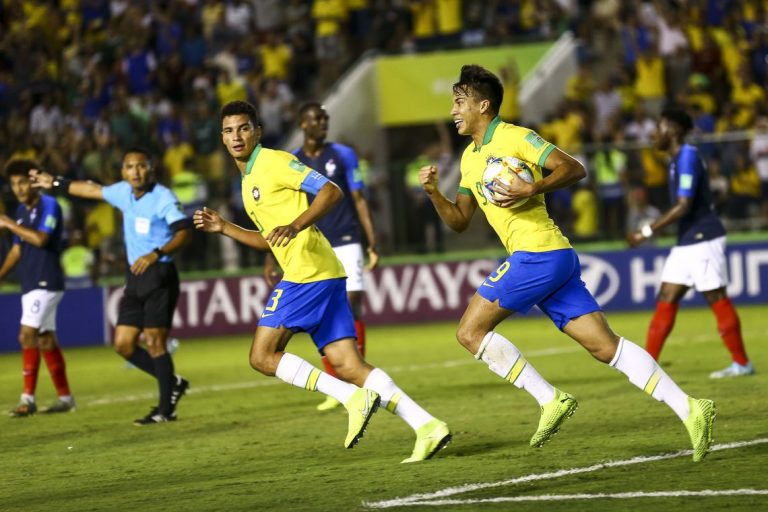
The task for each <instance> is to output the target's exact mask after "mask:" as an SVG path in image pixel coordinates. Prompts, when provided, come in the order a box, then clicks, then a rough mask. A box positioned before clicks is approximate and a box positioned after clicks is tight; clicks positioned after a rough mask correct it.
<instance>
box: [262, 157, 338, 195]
mask: <svg viewBox="0 0 768 512" xmlns="http://www.w3.org/2000/svg"><path fill="white" fill-rule="evenodd" d="M279 158H282V159H283V163H284V164H285V166H286V169H285V171H283V172H278V173H275V176H276V181H277V183H278V184H279V185H282V186H284V187H286V188H289V189H292V190H301V191H303V192H306V193H308V194H317V193H318V192H319V191H320V189H321V188H323V185H325V184H326V183H328V178H326V177H325V176H323V175H322V174H320V173H319V172H317V171H315V170H314V169H312V168H311V167H307V166H306V165H304V164H303V163H302V162H300V161H299V160H297V159H296V158H295V157H294V156H293V155H291V154H290V153H282V154H281V155H280V156H279Z"/></svg>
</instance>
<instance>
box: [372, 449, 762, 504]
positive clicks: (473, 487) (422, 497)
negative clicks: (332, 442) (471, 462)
mask: <svg viewBox="0 0 768 512" xmlns="http://www.w3.org/2000/svg"><path fill="white" fill-rule="evenodd" d="M765 443H768V438H760V439H753V440H751V441H737V442H734V443H727V444H718V445H714V446H713V447H712V451H721V450H732V449H734V448H744V447H747V446H755V445H758V444H765ZM691 453H692V451H691V450H683V451H679V452H675V453H664V454H661V455H652V456H642V457H633V458H631V459H625V460H616V461H608V462H602V463H599V464H594V465H592V466H584V467H580V468H572V469H561V470H558V471H553V472H549V473H533V474H530V475H525V476H520V477H517V478H511V479H509V480H502V481H499V482H481V483H476V484H465V485H461V486H458V487H448V488H446V489H443V490H440V491H436V492H431V493H424V494H413V495H411V496H406V497H404V498H395V499H392V500H383V501H374V502H363V506H365V507H368V508H393V507H407V506H414V505H428V504H429V500H436V499H440V498H445V497H448V496H455V495H457V494H464V493H467V492H473V491H479V490H482V489H492V488H494V487H505V486H510V485H516V484H520V483H525V482H534V481H537V480H550V479H554V478H560V477H563V476H571V475H578V474H582V473H592V472H594V471H599V470H601V469H606V468H615V467H621V466H631V465H633V464H642V463H645V462H656V461H660V460H666V459H674V458H677V457H684V456H687V455H691Z"/></svg>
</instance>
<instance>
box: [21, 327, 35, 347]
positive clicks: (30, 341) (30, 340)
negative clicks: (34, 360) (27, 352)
mask: <svg viewBox="0 0 768 512" xmlns="http://www.w3.org/2000/svg"><path fill="white" fill-rule="evenodd" d="M35 338H36V334H35V333H34V332H30V331H28V330H26V329H22V330H21V331H19V344H20V345H21V346H22V348H35V347H37V340H36V339H35Z"/></svg>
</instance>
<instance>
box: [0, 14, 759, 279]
mask: <svg viewBox="0 0 768 512" xmlns="http://www.w3.org/2000/svg"><path fill="white" fill-rule="evenodd" d="M566 30H571V31H572V32H573V33H574V34H575V35H576V36H577V41H578V45H579V46H578V48H579V49H578V61H579V71H578V73H576V74H575V75H574V76H573V77H572V78H571V79H570V80H569V82H568V84H567V90H566V98H565V100H564V102H563V103H562V105H560V106H559V107H558V108H557V109H556V111H555V112H553V113H552V115H551V116H550V118H549V119H547V120H546V122H545V123H543V124H541V125H540V126H538V127H537V128H538V130H539V132H540V133H541V135H542V136H543V137H544V138H545V139H548V140H550V141H551V142H553V143H554V144H556V145H557V146H559V147H561V148H563V149H564V150H566V151H569V152H571V153H572V154H574V155H576V156H577V157H578V158H579V159H580V160H582V161H583V162H584V163H585V164H586V166H587V168H588V170H589V175H590V178H589V180H583V183H582V184H580V185H579V186H577V187H575V188H574V189H573V190H566V191H560V192H558V193H555V194H552V195H551V197H549V198H548V202H549V203H548V205H549V207H550V209H551V211H552V214H553V216H554V217H555V218H556V219H557V220H558V222H559V223H560V224H561V226H562V227H563V229H564V231H566V233H568V234H569V235H570V236H572V237H573V238H575V239H584V240H588V239H595V238H599V237H603V236H604V235H606V234H607V235H608V236H609V237H611V238H619V237H622V236H623V234H624V233H625V232H626V231H627V229H628V228H630V227H634V226H637V225H639V224H641V223H642V222H643V221H644V220H646V219H647V218H649V217H652V216H653V215H654V214H657V213H658V211H659V210H663V209H664V208H665V206H666V202H667V201H668V199H667V190H666V161H665V160H664V157H663V155H661V154H658V153H656V152H655V151H653V150H652V149H651V148H650V142H651V138H652V136H653V133H654V131H655V116H657V115H658V113H659V112H660V110H661V108H662V107H663V106H664V105H665V104H667V103H670V102H674V103H680V104H683V105H686V106H687V107H688V108H689V109H690V110H691V112H693V113H694V116H695V120H696V130H697V135H698V136H702V137H706V139H704V142H703V143H702V144H701V145H700V148H701V150H702V151H703V152H704V154H705V155H706V157H707V161H708V164H709V168H710V172H711V174H712V183H713V185H714V186H715V188H716V191H717V193H718V198H719V201H720V207H721V209H722V211H723V213H724V214H725V215H727V217H728V218H729V219H734V220H735V221H736V223H737V224H738V222H742V224H741V226H742V227H760V226H766V225H768V199H766V198H768V118H766V117H765V116H766V112H765V99H766V98H765V96H766V84H767V82H768V72H767V71H766V69H767V68H768V7H766V3H765V2H762V1H758V0H749V1H741V2H735V1H726V0H718V1H715V0H689V1H679V2H673V1H667V0H664V1H660V0H656V1H632V2H620V1H618V0H599V1H576V0H493V1H486V2H484V1H470V0H464V1H462V0H290V1H288V2H284V1H283V2H281V1H279V0H228V1H224V2H222V1H217V0H168V1H162V2H149V1H125V0H112V1H109V0H58V1H55V0H49V1H45V0H24V1H22V0H4V1H0V34H2V39H1V40H0V140H2V141H3V144H2V145H0V164H4V163H5V162H6V161H8V160H10V159H12V158H15V157H24V158H32V159H35V160H37V161H38V162H40V164H41V165H42V166H43V167H44V168H45V169H47V170H48V171H49V172H51V173H52V174H55V175H63V176H67V177H70V178H75V179H90V180H94V181H96V182H98V183H102V184H105V185H108V184H111V183H114V182H115V181H117V180H118V179H119V173H118V171H117V170H118V169H119V166H120V161H121V159H122V155H123V153H124V151H125V150H126V149H129V148H131V147H135V146H140V147H144V148H148V149H149V150H150V151H151V152H152V153H153V154H154V155H157V159H158V162H157V163H158V166H159V169H160V180H161V181H162V182H164V183H167V184H168V185H169V186H170V187H171V188H172V189H173V190H174V192H175V193H176V194H177V196H178V197H179V199H180V201H181V202H182V205H183V206H184V208H185V210H186V211H188V212H191V211H193V210H194V209H195V208H197V207H198V206H200V205H201V204H202V203H203V202H207V203H208V204H213V205H214V206H216V207H218V208H219V209H225V210H228V211H229V212H231V213H232V216H233V217H234V218H235V220H236V221H238V222H241V223H242V222H245V220H246V216H245V212H244V211H243V207H242V200H241V198H240V196H239V177H238V175H237V174H236V173H235V171H234V169H233V168H232V166H231V164H230V163H228V162H227V159H226V158H225V154H224V149H223V147H222V145H221V141H220V132H219V120H218V115H217V112H218V109H219V107H220V106H221V105H223V104H225V103H227V102H229V101H232V100H238V99H242V100H248V101H250V102H251V103H253V104H254V105H257V107H258V108H259V111H260V115H261V119H262V123H263V132H264V135H263V143H264V145H265V146H267V147H270V146H273V147H274V146H278V145H279V143H280V141H281V140H283V138H284V136H285V135H286V134H287V132H288V130H289V129H290V128H291V127H292V126H293V125H294V121H295V112H296V110H297V108H298V106H299V105H300V104H301V103H302V102H303V101H305V100H309V99H315V98H320V97H322V96H323V95H324V93H325V92H327V91H328V89H329V88H330V87H332V84H333V83H334V82H335V81H336V80H337V79H338V78H339V77H340V76H341V74H342V73H343V72H344V71H345V70H346V69H348V68H349V66H350V65H351V64H352V63H353V62H354V61H355V59H356V58H358V57H359V56H360V55H361V54H362V53H363V52H365V51H366V50H370V49H373V50H377V51H380V52H389V53H408V52H418V51H425V50H433V49H442V48H460V47H469V46H481V45H495V44H502V43H509V42H517V41H523V40H530V39H554V38H556V37H557V36H558V35H560V34H561V33H562V32H564V31H566ZM509 80H515V78H514V73H512V76H511V77H510V78H509ZM507 90H510V88H509V87H507ZM514 90H516V88H514ZM511 100H512V101H508V102H507V104H506V107H505V111H504V117H505V118H507V119H508V120H513V121H514V120H516V119H518V117H519V105H517V104H516V102H515V101H514V98H511ZM753 130H754V136H753V134H752V131H753ZM420 149H421V148H416V147H414V148H413V154H412V155H410V156H412V157H416V155H417V154H418V153H419V151H420ZM408 156H409V155H403V157H405V158H407V157H408ZM395 165H397V166H400V167H405V164H404V163H403V162H393V163H392V164H391V166H395ZM392 170H393V169H391V168H390V169H387V170H386V171H387V172H392ZM400 171H402V169H400ZM0 179H1V178H0ZM60 202H61V203H62V207H63V210H64V215H65V222H66V225H67V235H66V236H67V238H71V239H77V240H79V239H80V238H82V239H83V240H84V245H85V247H87V248H90V249H92V250H94V251H95V252H96V254H97V260H98V261H99V262H101V266H102V273H105V272H109V273H119V272H118V270H119V269H120V265H119V264H117V265H115V264H114V262H118V263H120V262H121V261H122V260H123V259H124V258H123V257H122V254H121V252H120V251H121V246H122V243H121V240H120V236H121V234H120V233H119V229H117V228H116V227H117V226H118V225H119V223H118V222H116V220H115V218H114V213H113V212H112V210H111V209H110V208H109V207H108V206H106V205H104V204H103V203H99V204H91V203H89V202H78V201H70V200H67V199H63V198H60ZM13 208H14V204H13V197H12V194H10V193H9V191H8V187H7V184H5V183H3V201H2V202H0V210H4V211H5V212H9V211H13ZM3 243H4V244H5V245H6V247H7V244H8V240H4V241H3ZM205 244H206V241H205V238H204V237H202V236H197V237H195V239H194V240H193V242H192V243H191V244H190V245H189V247H188V249H187V251H186V253H185V255H186V256H185V255H182V257H181V258H180V264H181V267H182V268H183V269H190V268H209V267H213V266H214V265H215V266H220V265H222V264H223V265H224V266H230V267H237V266H244V265H251V264H254V263H255V261H254V260H252V259H249V258H252V257H253V254H252V251H240V252H238V251H216V250H213V249H211V248H208V247H206V245H205ZM73 247H82V246H81V245H78V244H73ZM0 249H2V248H0ZM385 249H386V248H385ZM0 252H2V250H0ZM191 254H194V255H195V257H191V256H190V255H191ZM200 255H205V257H200ZM233 257H234V258H235V259H234V261H231V258H233ZM228 258H229V260H228ZM121 271H122V270H120V272H121Z"/></svg>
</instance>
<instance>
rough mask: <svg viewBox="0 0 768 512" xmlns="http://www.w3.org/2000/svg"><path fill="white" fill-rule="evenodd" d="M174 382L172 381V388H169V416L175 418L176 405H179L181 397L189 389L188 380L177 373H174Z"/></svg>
mask: <svg viewBox="0 0 768 512" xmlns="http://www.w3.org/2000/svg"><path fill="white" fill-rule="evenodd" d="M175 377H176V382H174V383H173V389H172V390H171V414H169V416H170V417H171V418H173V419H174V420H175V419H176V407H178V405H179V401H180V400H181V398H182V397H183V396H184V395H185V394H187V389H189V381H188V380H187V379H185V378H183V377H181V376H179V375H176V376H175Z"/></svg>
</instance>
